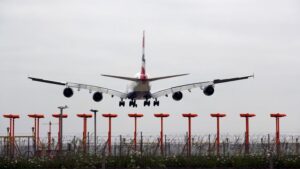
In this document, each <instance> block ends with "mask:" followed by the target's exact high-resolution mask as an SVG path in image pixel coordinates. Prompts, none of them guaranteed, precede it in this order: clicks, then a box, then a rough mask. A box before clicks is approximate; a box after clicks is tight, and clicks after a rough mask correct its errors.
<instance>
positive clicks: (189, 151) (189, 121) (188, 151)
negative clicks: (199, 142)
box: [182, 113, 198, 156]
mask: <svg viewBox="0 0 300 169" xmlns="http://www.w3.org/2000/svg"><path fill="white" fill-rule="evenodd" d="M197 116H198V114H194V113H184V114H182V117H187V118H188V148H187V155H188V156H191V151H192V140H191V139H192V118H194V117H197Z"/></svg>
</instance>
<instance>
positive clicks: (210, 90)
mask: <svg viewBox="0 0 300 169" xmlns="http://www.w3.org/2000/svg"><path fill="white" fill-rule="evenodd" d="M214 92H215V89H214V86H212V85H210V86H207V87H206V88H205V89H204V90H203V93H204V94H205V95H206V96H211V95H213V94H214Z"/></svg>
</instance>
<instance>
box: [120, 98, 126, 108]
mask: <svg viewBox="0 0 300 169" xmlns="http://www.w3.org/2000/svg"><path fill="white" fill-rule="evenodd" d="M122 106H123V107H125V101H123V99H122V100H121V101H120V102H119V107H122Z"/></svg>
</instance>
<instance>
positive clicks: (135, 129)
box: [128, 113, 144, 151]
mask: <svg viewBox="0 0 300 169" xmlns="http://www.w3.org/2000/svg"><path fill="white" fill-rule="evenodd" d="M128 116H129V117H132V118H134V133H133V135H134V138H133V143H134V151H136V135H137V134H136V132H137V118H141V117H143V116H144V115H143V114H137V113H132V114H128Z"/></svg>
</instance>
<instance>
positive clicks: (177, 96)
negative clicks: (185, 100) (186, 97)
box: [172, 92, 183, 101]
mask: <svg viewBox="0 0 300 169" xmlns="http://www.w3.org/2000/svg"><path fill="white" fill-rule="evenodd" d="M182 96H183V94H182V92H175V93H173V95H172V98H173V99H174V100H176V101H179V100H181V99H182Z"/></svg>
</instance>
